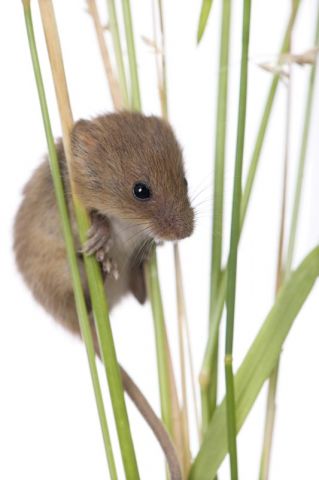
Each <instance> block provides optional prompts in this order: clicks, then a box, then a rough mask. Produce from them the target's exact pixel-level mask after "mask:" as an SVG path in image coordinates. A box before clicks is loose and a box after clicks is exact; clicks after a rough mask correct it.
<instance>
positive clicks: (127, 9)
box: [122, 0, 141, 111]
mask: <svg viewBox="0 0 319 480" xmlns="http://www.w3.org/2000/svg"><path fill="white" fill-rule="evenodd" d="M122 8H123V18H124V24H125V34H126V45H127V52H128V59H129V67H130V77H131V97H130V104H131V108H132V110H136V111H140V110H141V94H140V85H139V79H138V71H137V61H136V51H135V42H134V33H133V23H132V13H131V5H130V0H122Z"/></svg>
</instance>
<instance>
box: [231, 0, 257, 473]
mask: <svg viewBox="0 0 319 480" xmlns="http://www.w3.org/2000/svg"><path fill="white" fill-rule="evenodd" d="M250 6H251V4H250V0H245V1H244V8H243V27H242V28H243V31H242V57H241V69H240V89H239V107H238V124H237V146H236V161H235V172H234V190H233V206H232V219H231V235H230V250H229V260H228V277H227V294H226V307H227V318H226V347H225V376H226V407H227V408H226V410H227V432H228V434H227V438H228V449H229V455H230V468H231V478H232V480H237V478H238V466H237V442H236V408H235V392H234V377H233V360H232V355H233V341H234V321H235V299H236V280H237V255H238V242H239V235H240V200H241V181H242V180H241V179H242V169H243V156H244V140H245V127H246V106H247V83H248V48H249V33H250Z"/></svg>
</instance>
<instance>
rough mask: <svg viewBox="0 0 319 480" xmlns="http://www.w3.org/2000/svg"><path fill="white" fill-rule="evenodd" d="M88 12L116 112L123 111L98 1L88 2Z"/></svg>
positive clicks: (91, 0) (90, 0)
mask: <svg viewBox="0 0 319 480" xmlns="http://www.w3.org/2000/svg"><path fill="white" fill-rule="evenodd" d="M87 6H88V12H89V14H90V15H91V17H92V20H93V23H94V28H95V33H96V37H97V41H98V44H99V48H100V53H101V57H102V61H103V66H104V70H105V74H106V77H107V81H108V84H109V88H110V93H111V97H112V101H113V105H114V108H115V110H121V109H122V108H123V102H122V96H121V92H120V86H119V82H118V80H117V78H116V77H115V75H114V71H113V68H112V64H111V60H110V55H109V51H108V48H107V45H106V41H105V37H104V29H103V26H102V23H101V19H100V15H99V11H98V8H97V5H96V0H87Z"/></svg>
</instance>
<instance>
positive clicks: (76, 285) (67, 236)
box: [23, 1, 118, 480]
mask: <svg viewBox="0 0 319 480" xmlns="http://www.w3.org/2000/svg"><path fill="white" fill-rule="evenodd" d="M23 4H24V15H25V22H26V28H27V34H28V39H29V46H30V53H31V57H32V63H33V69H34V74H35V79H36V85H37V89H38V95H39V101H40V106H41V113H42V119H43V124H44V128H45V134H46V139H47V145H48V154H49V160H50V167H51V173H52V180H53V185H54V190H55V195H56V200H57V206H58V210H59V214H60V218H61V227H62V231H63V236H64V240H65V246H66V251H67V256H68V261H69V267H70V273H71V278H72V283H73V289H74V298H75V304H76V310H77V314H78V319H79V324H80V330H81V336H82V338H83V341H84V344H85V347H86V353H87V357H88V362H89V368H90V373H91V379H92V384H93V389H94V394H95V400H96V406H97V410H98V415H99V420H100V425H101V430H102V435H103V442H104V448H105V453H106V458H107V462H108V467H109V472H110V477H111V479H112V480H117V478H118V476H117V472H116V466H115V461H114V456H113V450H112V444H111V439H110V435H109V430H108V425H107V420H106V415H105V409H104V404H103V397H102V392H101V387H100V382H99V378H98V372H97V368H96V363H95V349H94V344H93V339H92V332H91V328H90V321H89V316H88V312H87V308H86V302H85V297H84V292H83V288H82V282H81V275H80V271H79V267H78V263H77V254H76V250H75V246H74V241H73V235H72V229H71V224H70V219H69V214H68V207H67V203H66V200H65V197H64V189H63V184H62V175H61V173H60V167H59V162H58V158H57V152H56V148H55V143H54V138H53V134H52V128H51V122H50V117H49V111H48V106H47V101H46V95H45V90H44V85H43V80H42V74H41V69H40V63H39V58H38V53H37V48H36V42H35V37H34V31H33V23H32V16H31V9H30V1H24V2H23Z"/></svg>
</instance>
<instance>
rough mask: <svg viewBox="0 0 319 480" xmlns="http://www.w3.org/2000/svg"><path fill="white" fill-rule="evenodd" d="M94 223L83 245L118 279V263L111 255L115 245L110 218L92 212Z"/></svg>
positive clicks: (88, 253)
mask: <svg viewBox="0 0 319 480" xmlns="http://www.w3.org/2000/svg"><path fill="white" fill-rule="evenodd" d="M91 219H92V225H91V227H90V229H89V231H88V233H87V241H86V243H85V245H84V247H83V250H82V251H83V253H85V254H86V255H95V257H96V259H97V261H98V262H99V263H101V265H102V268H103V272H104V273H106V274H107V275H112V276H113V277H114V278H115V279H116V280H117V279H118V277H119V272H118V267H117V264H116V262H115V261H114V260H112V258H110V257H109V252H110V249H111V247H112V245H113V239H112V235H111V226H110V223H109V220H108V219H107V217H105V216H104V215H101V214H100V213H98V212H92V214H91Z"/></svg>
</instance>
